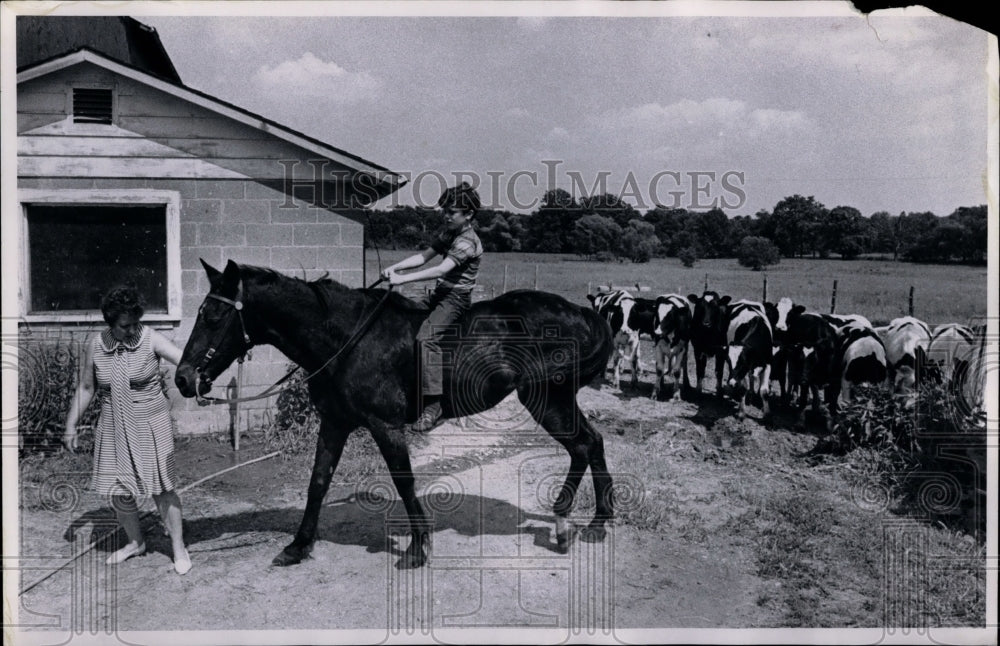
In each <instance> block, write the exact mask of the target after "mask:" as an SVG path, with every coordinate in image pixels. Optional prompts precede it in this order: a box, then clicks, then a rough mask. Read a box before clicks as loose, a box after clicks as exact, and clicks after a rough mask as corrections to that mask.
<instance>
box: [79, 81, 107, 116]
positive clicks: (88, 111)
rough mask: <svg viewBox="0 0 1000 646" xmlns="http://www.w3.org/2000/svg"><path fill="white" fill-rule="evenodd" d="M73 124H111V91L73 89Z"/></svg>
mask: <svg viewBox="0 0 1000 646" xmlns="http://www.w3.org/2000/svg"><path fill="white" fill-rule="evenodd" d="M73 123H111V90H109V89H100V88H81V87H75V88H73Z"/></svg>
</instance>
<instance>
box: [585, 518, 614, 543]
mask: <svg viewBox="0 0 1000 646" xmlns="http://www.w3.org/2000/svg"><path fill="white" fill-rule="evenodd" d="M607 535H608V530H607V529H605V527H604V523H596V522H592V523H590V524H589V525H587V527H586V528H584V530H583V531H582V532H580V540H582V541H584V542H586V543H603V542H604V539H605V537H606V536H607Z"/></svg>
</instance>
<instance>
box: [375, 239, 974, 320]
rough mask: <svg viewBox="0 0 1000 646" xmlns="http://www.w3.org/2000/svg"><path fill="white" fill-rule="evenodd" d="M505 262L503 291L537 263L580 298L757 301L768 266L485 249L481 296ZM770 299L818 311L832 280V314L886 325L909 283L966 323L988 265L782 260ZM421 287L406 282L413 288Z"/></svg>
mask: <svg viewBox="0 0 1000 646" xmlns="http://www.w3.org/2000/svg"><path fill="white" fill-rule="evenodd" d="M380 253H381V256H382V266H383V267H386V266H388V265H390V264H392V263H394V262H397V261H399V260H401V259H403V258H405V257H406V256H408V255H411V254H412V253H413V252H412V251H400V250H396V251H391V250H390V251H386V250H381V251H380ZM504 265H506V266H507V289H508V290H509V289H515V288H531V287H534V284H535V267H536V266H537V267H538V288H539V289H541V290H545V291H550V292H555V293H557V294H561V295H563V296H565V297H567V298H569V299H570V300H572V301H577V302H580V303H585V302H586V301H585V297H586V294H587V287H588V285H590V287H591V288H592V289H593V290H594V291H597V289H598V286H599V285H607V284H608V283H609V282H611V283H613V284H614V285H615V286H616V287H622V286H624V287H626V288H629V286H631V285H634V284H635V283H639V284H640V285H643V286H648V287H649V288H650V290H649V291H648V292H643V293H633V296H644V297H650V298H653V297H655V296H656V295H658V294H663V293H669V292H677V293H680V294H684V295H687V294H690V293H699V294H700V293H701V291H702V290H703V289H704V287H705V275H706V274H707V275H708V287H709V289H712V290H715V291H717V292H719V293H720V294H729V295H730V296H732V297H733V298H734V299H739V298H746V299H752V300H760V298H761V296H762V287H763V278H764V275H765V272H758V271H751V270H749V269H747V268H745V267H741V266H740V265H739V263H737V262H736V260H735V259H732V258H725V259H715V260H700V261H698V262H697V263H696V264H695V266H694V267H691V268H687V267H684V266H683V265H682V264H681V263H680V261H679V260H677V259H676V258H654V259H653V260H651V261H649V262H648V263H641V264H634V263H630V262H626V263H616V262H596V261H587V260H581V259H579V257H577V256H571V255H554V254H528V253H487V254H486V255H485V256H484V257H483V262H482V265H481V266H480V270H479V284H480V285H481V286H482V287H483V291H482V292H481V293H480V294H479V297H480V298H482V297H485V298H489V297H490V296H491V295H492V294H500V293H501V291H502V286H503V274H504ZM366 266H367V272H368V274H367V275H368V282H369V283H371V282H374V280H375V277H376V276H377V275H378V260H377V254H376V253H375V251H374V250H372V249H369V250H368V251H367V263H366ZM766 275H767V294H768V300H772V301H774V300H777V299H778V298H781V297H782V296H788V297H790V298H791V299H792V300H794V301H795V302H796V303H801V304H803V305H805V306H806V307H807V308H809V309H814V310H817V311H820V312H828V311H830V294H831V289H832V287H833V281H834V280H837V283H838V284H837V312H838V313H842V314H863V315H864V316H867V317H868V318H869V319H870V320H871V321H872V323H874V324H876V325H878V324H880V323H887V322H888V321H890V320H892V319H893V318H896V317H897V316H905V315H906V314H907V307H908V299H909V291H910V286H911V285H912V286H913V287H914V299H913V300H914V308H913V310H914V311H913V315H914V316H916V317H917V318H919V319H921V320H923V321H925V322H927V323H928V324H930V325H931V326H934V325H937V324H940V323H952V322H960V323H968V322H969V321H970V319H973V318H977V317H983V316H985V315H986V275H987V268H986V267H970V266H965V265H919V264H914V263H907V262H892V261H889V260H851V261H844V260H820V259H811V258H795V259H787V258H786V259H782V261H781V263H780V264H778V265H775V266H773V267H771V268H770V269H768V271H767V272H766ZM419 290H420V288H419V287H415V286H411V285H407V286H405V292H404V293H408V294H415V293H416V292H417V291H419Z"/></svg>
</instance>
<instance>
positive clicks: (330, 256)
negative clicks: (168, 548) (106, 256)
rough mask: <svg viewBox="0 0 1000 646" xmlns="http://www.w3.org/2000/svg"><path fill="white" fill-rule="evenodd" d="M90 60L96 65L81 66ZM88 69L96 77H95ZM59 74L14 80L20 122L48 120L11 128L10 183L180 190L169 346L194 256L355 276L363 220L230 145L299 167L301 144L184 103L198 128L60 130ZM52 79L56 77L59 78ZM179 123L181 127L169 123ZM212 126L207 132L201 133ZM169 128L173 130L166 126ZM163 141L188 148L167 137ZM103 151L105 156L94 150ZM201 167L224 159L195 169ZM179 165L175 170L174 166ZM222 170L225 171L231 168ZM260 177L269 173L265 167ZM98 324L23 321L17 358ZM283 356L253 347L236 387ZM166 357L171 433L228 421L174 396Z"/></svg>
mask: <svg viewBox="0 0 1000 646" xmlns="http://www.w3.org/2000/svg"><path fill="white" fill-rule="evenodd" d="M78 67H79V66H78ZM88 67H89V66H88ZM67 71H69V70H67ZM92 72H94V70H93V69H91V70H89V72H88V73H92ZM52 76H57V75H52ZM91 80H95V82H96V81H97V80H99V79H91ZM67 84H69V85H71V84H72V78H71V77H68V78H63V79H50V78H48V77H46V78H44V79H38V80H37V81H32V82H29V83H26V84H24V85H28V86H30V87H28V88H27V90H26V91H24V92H21V90H22V88H19V114H18V116H19V122H20V121H21V117H24V120H25V122H33V123H36V124H37V123H41V122H42V121H47V123H48V125H47V126H45V125H44V124H43V125H42V126H41V127H42V129H43V130H44V134H37V132H38V131H36V134H23V133H22V134H20V135H19V136H18V150H19V156H18V171H19V172H18V174H19V178H18V186H19V188H23V189H41V190H45V189H52V190H59V189H129V190H141V189H146V188H148V189H155V190H170V191H177V192H178V193H179V194H180V196H181V213H180V228H181V230H180V240H181V282H182V289H183V294H184V295H183V302H182V319H181V320H180V321H178V322H176V323H174V324H170V323H166V324H162V325H159V324H158V325H157V327H158V329H160V330H161V331H162V332H163V333H164V334H165V335H166V336H167V337H168V338H170V339H171V340H173V341H174V343H176V344H177V345H178V346H181V347H183V345H184V343H185V340H186V339H187V336H188V334H189V333H190V330H191V327H192V326H193V324H194V317H195V316H196V314H197V310H198V306H199V305H200V303H201V301H202V299H203V298H204V295H205V293H207V291H208V281H207V278H206V276H205V272H204V270H203V269H202V267H201V263H200V262H199V259H201V258H204V259H205V260H206V261H207V262H209V263H210V264H212V265H214V266H216V267H218V268H222V267H223V266H224V265H225V263H226V261H227V260H230V259H232V260H235V261H237V262H242V263H248V264H255V265H262V266H265V267H271V268H274V269H276V270H278V271H282V272H284V273H287V274H289V275H294V276H300V277H306V278H308V279H313V278H316V277H318V276H321V275H323V274H329V276H330V277H331V278H333V279H334V280H338V281H340V282H342V283H344V284H346V285H348V286H351V287H358V286H361V282H362V270H361V267H362V244H363V229H362V225H361V224H359V223H357V222H355V221H353V220H350V219H348V218H345V217H343V216H341V215H339V214H338V213H336V212H335V211H332V210H329V209H325V208H320V207H315V206H312V205H310V204H308V203H307V202H304V201H302V200H298V199H291V198H289V197H288V196H286V195H285V193H283V192H282V191H280V190H276V188H275V186H279V187H280V186H281V183H280V182H277V183H276V182H274V181H269V182H268V181H261V182H258V181H255V179H250V178H247V177H239V174H240V173H242V172H243V171H246V170H247V169H248V168H251V166H252V165H248V164H247V158H246V157H239V154H241V151H253V154H255V155H257V156H258V157H256V158H255V160H256V162H257V163H258V166H256V167H255V168H260V167H262V166H261V164H263V163H265V161H266V162H267V163H270V164H272V165H273V164H274V162H275V160H276V159H282V158H285V159H287V158H292V159H295V158H298V159H299V160H300V161H302V162H303V163H302V164H300V166H303V167H306V166H308V165H307V164H306V163H305V161H306V159H305V158H304V157H303V151H302V150H300V149H295V148H294V147H293V146H290V145H289V144H286V143H284V142H281V141H279V140H277V139H275V138H274V137H271V136H270V135H268V134H267V133H262V132H260V131H256V133H251V132H249V130H250V129H247V128H245V127H244V126H242V125H240V124H236V123H233V122H228V121H226V120H224V119H222V120H220V119H218V118H214V119H210V118H207V117H206V118H204V120H203V119H202V118H200V117H197V116H194V115H192V114H190V112H188V113H185V116H186V117H187V119H186V120H187V121H188V122H189V123H194V124H196V125H199V127H204V131H199V130H198V129H197V128H187V129H186V130H185V128H186V126H185V128H181V127H180V124H181V123H182V122H183V121H184V119H181V118H178V119H174V118H172V117H163V118H161V119H159V120H157V119H156V118H155V117H154V116H153V115H150V118H149V119H148V120H147V125H148V124H154V125H155V123H156V122H157V121H159V122H160V123H161V125H162V127H163V128H164V132H161V134H160V135H159V137H160V138H159V140H153V139H148V138H146V137H145V136H137V134H136V133H135V132H130V133H124V132H123V131H121V130H116V129H115V128H113V127H107V126H105V127H104V130H103V131H96V132H97V134H95V135H86V136H80V135H79V133H69V132H65V129H66V128H71V127H72V126H73V124H68V125H67V119H68V118H67V110H68V102H67V100H66V94H65V89H64V88H65V87H68V86H69V85H67ZM126 85H127V84H126ZM133 85H135V84H133ZM61 87H62V88H63V89H59V88H61ZM130 89H131V90H138V89H141V88H130ZM60 92H61V94H60ZM147 94H148V93H147ZM125 96H129V95H127V94H124V95H120V98H119V100H120V101H121V100H122V99H123V98H124V97H125ZM149 98H150V97H149V96H146V100H145V101H144V102H143V103H142V104H141V105H143V106H145V109H149V110H150V112H153V111H155V110H154V109H155V107H156V105H157V102H156V101H155V100H149ZM136 105H139V104H138V103H137V104H136ZM161 105H162V106H163V110H164V111H168V112H170V113H171V114H178V110H179V108H180V106H178V105H176V103H171V102H169V101H164V102H163V103H162V104H161ZM22 107H24V109H25V110H26V112H25V113H23V114H22V112H21V111H20V110H21V108H22ZM128 109H131V108H128ZM136 110H138V108H136ZM20 127H21V124H20V123H19V128H20ZM91 127H92V126H91ZM150 127H151V128H152V125H151V126H150ZM45 128H47V130H46V129H45ZM154 129H155V128H154ZM178 129H180V130H181V131H183V132H178ZM209 132H210V133H212V134H211V135H207V134H206V133H209ZM167 134H169V135H171V136H169V137H168V136H166V135H167ZM105 135H107V136H105ZM226 136H243V137H246V138H245V139H236V140H235V141H232V140H225V139H224V137H226ZM202 137H204V138H202ZM213 137H214V139H213ZM123 141H124V142H125V144H124V145H123V144H122V142H123ZM64 143H65V147H63V144H64ZM172 146H181V147H183V148H185V149H184V150H181V149H179V148H171V147H172ZM170 150H173V151H174V152H173V153H170V154H173V155H174V156H173V157H169V156H166V155H167V154H168V153H169V151H170ZM55 152H63V153H68V156H67V155H64V156H56V157H50V155H51V154H52V153H55ZM151 152H156V154H160V155H161V157H160V158H159V159H160V160H162V161H163V162H164V165H162V166H159V167H157V166H155V165H150V164H136V163H134V161H135V160H133V159H131V158H130V157H129V155H132V154H138V153H142V154H149V153H151ZM101 153H103V154H104V155H111V156H109V157H98V156H97V155H98V154H101ZM116 155H120V156H116ZM225 155H231V157H226V156H225ZM28 159H31V160H33V162H32V163H30V164H26V163H25V160H28ZM50 159H57V160H58V163H49V160H50ZM67 159H72V161H71V162H70V161H67ZM220 160H221V161H220ZM147 161H148V159H147ZM219 164H221V165H219ZM209 167H211V168H218V169H221V170H219V171H218V172H215V171H212V172H207V173H206V172H201V171H203V170H204V169H205V168H209ZM95 168H96V169H105V170H103V171H101V172H107V169H112V170H113V171H114V173H116V174H119V175H121V176H119V177H114V178H109V177H90V176H88V174H90V173H93V172H94V169H95ZM156 168H160V170H162V171H163V172H164V173H167V175H168V176H167V177H155V176H148V175H149V174H150V173H151V172H152V171H151V170H150V169H156ZM178 169H181V170H180V171H178ZM191 169H195V170H197V169H201V171H198V172H195V173H194V176H191V177H188V176H184V173H188V172H189V171H191ZM234 169H235V170H234ZM130 171H134V172H135V174H136V175H139V176H129V175H128V174H127V173H128V172H130ZM177 174H180V175H182V176H180V177H177V176H176V175H177ZM234 174H235V175H236V176H235V177H234ZM67 175H68V176H67ZM170 175H175V176H170ZM205 175H207V176H205ZM216 175H218V176H216ZM264 175H265V176H267V175H268V174H267V173H264ZM229 177H232V179H228V178H229ZM259 179H262V180H266V177H265V178H259ZM97 329H98V328H94V327H93V326H88V325H84V324H71V325H66V324H58V325H56V324H32V325H31V327H30V330H29V329H28V328H27V326H24V327H22V330H21V332H22V334H21V347H22V352H24V353H25V354H24V357H25V358H26V359H30V356H31V355H32V347H33V346H36V345H37V344H41V343H54V342H56V341H60V342H62V343H66V344H68V345H69V346H70V347H78V346H79V345H80V344H81V343H83V342H84V341H85V339H86V338H87V337H89V336H90V335H92V334H93V333H94V332H95V331H97ZM21 365H22V366H25V368H24V369H25V370H30V369H31V364H30V360H29V361H27V362H23V363H22V364H21ZM288 365H289V364H288V361H287V359H286V358H285V357H284V356H283V355H281V353H279V352H278V351H277V350H274V349H273V348H270V347H262V348H256V349H254V351H253V353H252V359H251V360H250V361H248V362H247V363H246V364H245V373H244V383H243V389H244V390H243V391H244V393H245V394H249V393H256V392H260V391H262V390H263V389H264V388H266V387H267V386H269V385H270V384H272V383H273V382H274V381H276V380H277V379H278V378H279V377H280V376H282V375H283V374H285V372H286V371H287V368H288ZM165 367H167V368H168V373H169V385H170V388H169V397H170V399H171V408H172V413H173V416H174V419H175V421H176V423H177V429H178V431H179V432H180V433H210V432H218V431H223V430H226V429H227V428H229V424H230V419H229V411H228V409H227V407H223V406H213V407H199V406H198V405H197V404H195V403H194V402H192V401H190V400H185V399H183V398H181V397H180V395H179V393H177V391H176V389H174V388H173V381H172V380H173V367H172V366H166V364H165ZM236 374H237V371H236V367H235V366H234V367H233V368H231V369H230V370H229V371H227V372H226V373H224V374H223V375H220V376H219V377H218V378H217V379H216V384H218V386H217V388H216V392H214V393H213V394H215V395H217V396H219V395H220V394H221V393H220V392H218V391H219V390H220V389H222V388H225V385H226V384H228V383H230V380H232V379H235V377H236ZM273 405H274V398H271V399H270V400H261V401H257V402H249V403H246V404H243V405H241V408H240V419H239V420H238V422H237V424H238V426H239V427H240V428H247V426H248V425H249V426H250V427H257V426H259V425H260V424H261V423H262V422H263V421H265V420H266V419H267V417H268V415H267V412H268V410H273Z"/></svg>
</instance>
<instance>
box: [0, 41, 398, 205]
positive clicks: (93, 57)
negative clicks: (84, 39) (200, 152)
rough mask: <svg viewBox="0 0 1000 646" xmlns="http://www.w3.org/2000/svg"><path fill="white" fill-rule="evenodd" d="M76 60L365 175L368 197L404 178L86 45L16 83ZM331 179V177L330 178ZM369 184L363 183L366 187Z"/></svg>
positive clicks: (21, 73)
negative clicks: (264, 133) (370, 192)
mask: <svg viewBox="0 0 1000 646" xmlns="http://www.w3.org/2000/svg"><path fill="white" fill-rule="evenodd" d="M80 63H91V64H94V65H97V66H99V67H102V68H104V69H107V70H109V71H111V72H114V73H116V74H120V75H122V76H125V77H127V78H130V79H132V80H134V81H137V82H139V83H143V84H145V85H148V86H150V87H152V88H155V89H157V90H160V91H162V92H166V93H168V94H171V95H173V96H176V97H178V98H180V99H183V100H186V101H190V102H191V103H194V104H196V105H198V106H200V107H203V108H206V109H208V110H211V111H213V112H215V113H217V114H219V115H221V116H224V117H228V118H230V119H233V120H235V121H238V122H240V123H242V124H244V125H247V126H250V127H253V128H257V129H259V130H261V131H263V132H266V133H268V134H269V135H272V136H274V137H277V138H279V139H282V140H284V141H287V142H289V143H291V144H293V145H296V146H299V147H300V148H303V149H305V150H307V151H309V152H311V153H315V154H318V155H320V156H322V157H324V158H326V159H329V160H331V161H334V162H336V163H338V164H340V165H342V166H345V167H347V168H349V169H352V170H353V171H354V172H355V173H359V174H364V175H368V176H370V177H372V178H373V180H374V183H375V186H373V187H370V188H371V189H373V190H374V192H375V193H376V195H374V196H372V197H373V198H374V199H372V200H371V201H377V200H379V199H381V198H383V197H385V196H386V195H391V194H392V193H393V192H395V191H396V190H398V189H399V188H400V187H401V186H403V184H405V183H406V179H405V178H404V177H403V176H402V175H400V174H398V173H394V172H393V171H391V170H389V169H388V168H385V167H384V166H380V165H378V164H375V163H374V162H371V161H368V160H367V159H364V158H362V157H359V156H357V155H354V154H351V153H349V152H347V151H345V150H341V149H339V148H335V147H334V146H331V145H329V144H327V143H325V142H323V141H320V140H319V139H316V138H314V137H310V136H309V135H306V134H303V133H301V132H298V131H296V130H293V129H291V128H289V127H287V126H283V125H281V124H280V123H278V122H277V121H274V120H272V119H268V118H267V117H263V116H261V115H258V114H255V113H253V112H250V111H249V110H246V109H244V108H241V107H239V106H237V105H234V104H232V103H229V102H227V101H223V100H221V99H218V98H216V97H214V96H212V95H210V94H207V93H205V92H202V91H200V90H196V89H194V88H191V87H188V86H186V85H184V84H182V83H181V82H180V81H179V80H177V81H172V80H169V79H168V78H165V77H162V76H158V75H155V74H151V73H149V72H147V71H146V70H144V69H142V68H139V67H136V66H134V65H130V64H126V63H123V62H121V61H118V60H114V59H112V58H109V57H108V56H106V55H104V54H102V53H101V52H97V51H94V50H92V49H90V48H88V47H81V48H79V49H76V50H74V51H71V52H67V53H63V54H60V55H58V56H55V57H53V58H49V59H47V60H41V61H37V62H35V63H32V64H30V65H27V66H25V67H23V68H21V67H19V68H18V71H17V82H18V83H19V84H20V83H23V82H25V81H30V80H32V79H36V78H39V77H42V76H45V75H47V74H51V73H53V72H56V71H59V70H63V69H66V68H68V67H71V66H73V65H78V64H80ZM331 179H333V178H332V177H331ZM369 186H370V185H366V188H368V187H369Z"/></svg>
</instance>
